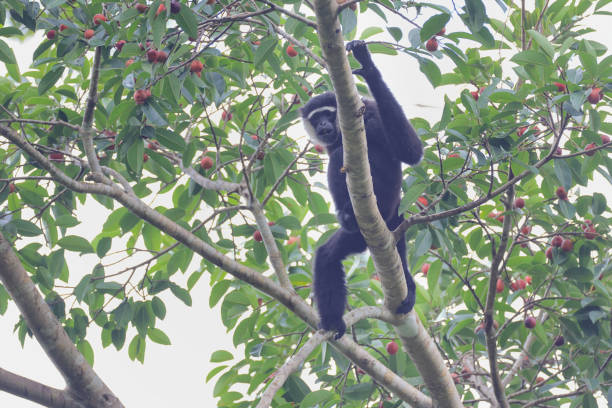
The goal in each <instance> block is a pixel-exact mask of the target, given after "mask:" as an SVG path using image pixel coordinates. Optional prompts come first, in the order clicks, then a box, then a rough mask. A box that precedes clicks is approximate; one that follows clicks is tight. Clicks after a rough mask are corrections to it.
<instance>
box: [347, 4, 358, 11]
mask: <svg viewBox="0 0 612 408" xmlns="http://www.w3.org/2000/svg"><path fill="white" fill-rule="evenodd" d="M349 8H350V9H351V10H353V11H355V10H357V3H351V4H349Z"/></svg>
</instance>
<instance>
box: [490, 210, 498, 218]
mask: <svg viewBox="0 0 612 408" xmlns="http://www.w3.org/2000/svg"><path fill="white" fill-rule="evenodd" d="M498 215H499V214H497V211H491V212H490V213H489V214H487V217H489V218H496V217H497V216H498Z"/></svg>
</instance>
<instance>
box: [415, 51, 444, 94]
mask: <svg viewBox="0 0 612 408" xmlns="http://www.w3.org/2000/svg"><path fill="white" fill-rule="evenodd" d="M419 69H420V70H421V72H422V73H424V74H425V76H426V77H427V79H428V80H429V82H430V83H431V84H432V85H433V87H434V88H435V87H437V86H438V85H440V82H441V80H442V73H441V72H440V68H438V65H436V63H435V62H433V61H432V60H429V59H425V58H419Z"/></svg>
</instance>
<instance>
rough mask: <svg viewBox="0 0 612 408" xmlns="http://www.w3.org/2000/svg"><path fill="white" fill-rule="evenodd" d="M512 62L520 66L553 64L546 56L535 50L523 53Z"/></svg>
mask: <svg viewBox="0 0 612 408" xmlns="http://www.w3.org/2000/svg"><path fill="white" fill-rule="evenodd" d="M510 60H511V61H514V62H516V63H517V64H519V65H529V64H531V65H550V64H551V63H552V61H551V59H550V58H548V57H547V56H546V55H545V54H542V53H541V52H538V51H534V50H527V51H521V52H519V53H518V54H515V55H514V56H513V57H512V58H510Z"/></svg>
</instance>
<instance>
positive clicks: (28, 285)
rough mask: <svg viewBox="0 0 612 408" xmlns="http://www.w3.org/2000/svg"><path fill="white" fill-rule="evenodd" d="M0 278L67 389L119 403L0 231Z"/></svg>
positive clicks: (92, 402) (99, 402) (95, 400)
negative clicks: (75, 343)
mask: <svg viewBox="0 0 612 408" xmlns="http://www.w3.org/2000/svg"><path fill="white" fill-rule="evenodd" d="M37 153H38V152H37ZM38 154H40V153H38ZM0 281H2V284H3V285H4V287H5V288H6V290H7V291H8V292H9V294H10V295H11V297H12V298H13V300H14V301H15V303H16V304H17V307H18V308H19V311H20V312H21V315H22V316H23V318H24V319H25V321H26V322H27V324H28V327H29V328H30V330H32V332H33V333H34V336H36V339H37V340H38V342H39V343H40V345H41V346H42V348H43V349H44V350H45V352H46V353H47V355H48V356H49V358H50V359H51V361H53V363H54V364H55V366H56V367H57V369H58V370H59V371H60V373H61V374H62V375H63V377H64V378H65V379H66V382H67V383H68V385H69V387H70V389H71V390H72V391H73V392H74V393H75V394H77V395H79V396H80V397H82V398H83V400H85V401H86V405H87V406H90V407H96V408H100V407H113V408H118V407H123V404H121V402H120V401H119V399H117V397H115V396H114V395H113V393H112V392H111V390H110V389H109V388H108V387H107V386H106V384H104V382H103V381H102V379H100V377H98V375H97V374H96V373H95V372H94V370H93V369H92V368H91V366H90V365H89V363H87V361H86V360H85V358H84V357H83V355H82V354H81V353H80V352H79V351H78V350H77V348H76V347H75V345H74V344H73V343H72V340H70V337H68V334H66V332H65V331H64V328H63V327H62V325H61V323H60V322H59V321H58V320H57V318H56V317H55V315H54V314H53V312H52V311H51V309H50V308H49V305H47V303H46V302H45V300H44V299H43V297H42V296H41V295H40V293H39V292H38V290H37V289H36V285H34V282H32V280H31V279H30V277H29V276H28V273H27V272H26V270H25V269H24V268H23V265H22V264H21V262H20V261H19V258H17V256H16V255H15V253H14V252H13V250H12V248H11V245H10V243H9V242H8V241H7V240H6V239H5V238H4V236H3V235H2V234H1V233H0Z"/></svg>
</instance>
